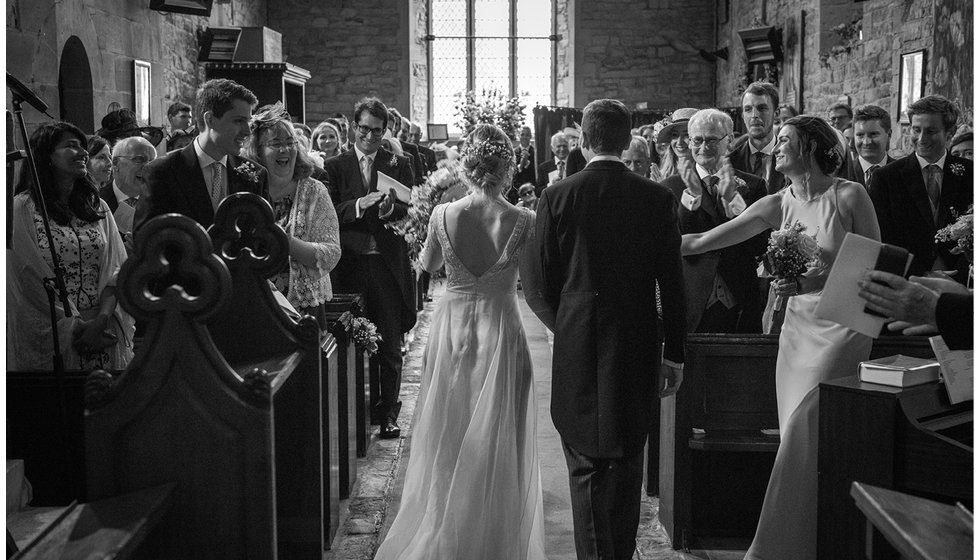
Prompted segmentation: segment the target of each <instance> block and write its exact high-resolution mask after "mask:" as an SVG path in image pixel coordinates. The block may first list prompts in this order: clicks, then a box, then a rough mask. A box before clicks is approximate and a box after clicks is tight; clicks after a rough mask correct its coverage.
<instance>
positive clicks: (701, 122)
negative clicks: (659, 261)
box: [663, 109, 772, 333]
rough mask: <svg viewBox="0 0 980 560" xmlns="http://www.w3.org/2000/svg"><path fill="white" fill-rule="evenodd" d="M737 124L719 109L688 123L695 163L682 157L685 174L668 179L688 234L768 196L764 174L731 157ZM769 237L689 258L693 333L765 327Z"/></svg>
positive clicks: (689, 320) (686, 278)
mask: <svg viewBox="0 0 980 560" xmlns="http://www.w3.org/2000/svg"><path fill="white" fill-rule="evenodd" d="M733 128H734V123H733V122H732V119H731V117H729V116H728V115H727V114H726V113H724V112H722V111H719V110H717V109H702V110H700V111H698V112H697V113H694V115H693V116H691V120H690V121H689V122H688V125H687V129H688V134H689V135H690V141H689V142H688V145H689V146H690V147H691V155H692V156H693V157H694V164H693V165H692V164H691V163H690V162H689V161H688V160H681V162H680V163H679V164H678V171H679V172H680V173H679V175H674V176H671V177H668V178H667V179H665V180H664V182H663V183H664V185H666V186H667V187H668V188H670V190H671V191H673V193H674V196H675V197H676V198H677V200H679V201H680V205H679V206H678V209H677V218H678V224H679V226H680V230H681V233H682V234H684V233H700V232H703V231H708V230H710V229H712V228H714V227H715V226H717V225H720V224H723V223H725V222H727V221H728V220H731V219H732V218H734V217H735V216H737V215H739V214H741V213H742V212H743V211H744V210H745V208H746V207H747V206H749V205H750V204H752V203H754V202H755V201H757V200H759V199H760V198H762V197H763V196H765V195H766V182H765V181H764V180H762V178H761V177H757V176H755V175H751V174H749V173H745V172H744V171H738V170H736V169H734V168H733V167H732V164H731V162H730V161H729V160H728V158H727V157H725V154H727V153H728V150H729V146H730V144H731V140H732V132H733ZM769 128H770V130H771V129H772V125H771V124H770V125H769ZM767 238H768V233H767V232H766V233H761V234H759V235H757V236H756V237H753V238H752V239H749V240H748V241H744V242H742V243H739V244H738V245H733V246H732V247H729V248H727V249H722V250H721V251H712V252H710V253H706V254H703V255H693V256H689V257H684V259H683V261H684V262H683V268H684V284H685V286H686V289H687V324H688V328H689V329H690V330H691V332H740V333H758V332H762V305H761V299H762V298H761V295H760V293H759V283H758V280H757V278H756V272H755V271H756V264H755V256H756V255H761V254H762V253H763V252H765V250H766V242H767V241H766V240H767Z"/></svg>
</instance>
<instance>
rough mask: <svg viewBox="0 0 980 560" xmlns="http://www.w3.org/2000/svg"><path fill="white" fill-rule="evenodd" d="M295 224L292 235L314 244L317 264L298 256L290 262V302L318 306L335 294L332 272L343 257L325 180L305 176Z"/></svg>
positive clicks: (299, 305) (298, 191)
mask: <svg viewBox="0 0 980 560" xmlns="http://www.w3.org/2000/svg"><path fill="white" fill-rule="evenodd" d="M296 193H297V195H296V200H295V202H294V204H297V205H298V206H297V208H296V223H295V224H292V228H293V231H292V234H293V236H294V237H296V238H297V239H300V240H302V241H305V242H307V243H311V244H313V245H314V246H315V250H316V266H315V267H308V266H304V265H302V264H301V263H299V262H298V261H297V260H296V259H290V261H289V297H288V299H289V303H291V304H293V305H294V306H297V307H315V306H317V305H320V304H322V303H324V302H326V301H329V300H330V298H332V297H333V287H332V286H331V284H330V271H331V270H333V268H334V267H335V266H337V262H338V261H339V260H340V223H339V221H338V219H337V212H336V210H335V209H334V206H333V202H332V201H331V199H330V193H329V191H328V190H327V188H326V187H325V186H323V183H321V182H320V181H317V180H316V179H311V178H307V179H303V180H302V181H300V183H299V185H298V186H297V187H296Z"/></svg>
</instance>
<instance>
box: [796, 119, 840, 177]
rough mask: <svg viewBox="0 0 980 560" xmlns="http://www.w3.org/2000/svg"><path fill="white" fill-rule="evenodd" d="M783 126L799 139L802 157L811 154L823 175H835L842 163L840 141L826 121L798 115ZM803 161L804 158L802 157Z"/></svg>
mask: <svg viewBox="0 0 980 560" xmlns="http://www.w3.org/2000/svg"><path fill="white" fill-rule="evenodd" d="M783 126H792V127H793V128H795V129H796V133H797V134H798V135H799V137H800V150H801V151H802V152H803V154H801V155H803V156H805V155H806V154H807V153H810V152H811V150H812V153H813V155H814V158H815V159H816V161H817V166H818V167H819V168H820V171H822V172H823V173H824V174H825V175H836V174H837V170H838V169H840V166H841V165H842V164H843V163H844V154H843V151H842V150H843V148H842V146H841V143H840V139H839V138H838V137H837V133H836V132H834V129H833V128H831V127H830V125H829V124H827V121H825V120H823V119H821V118H820V117H812V116H809V115H800V116H797V117H791V118H789V119H786V120H785V121H783ZM804 161H806V158H805V157H804Z"/></svg>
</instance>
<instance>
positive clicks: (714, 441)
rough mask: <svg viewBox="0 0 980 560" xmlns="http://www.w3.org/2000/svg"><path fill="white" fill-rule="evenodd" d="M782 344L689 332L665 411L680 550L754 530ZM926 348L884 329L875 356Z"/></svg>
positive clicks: (667, 476) (665, 502) (772, 441)
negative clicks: (886, 333)
mask: <svg viewBox="0 0 980 560" xmlns="http://www.w3.org/2000/svg"><path fill="white" fill-rule="evenodd" d="M778 350H779V336H778V335H764V334H759V335H741V334H738V335H736V334H703V335H702V334H689V335H688V338H687V345H686V347H685V366H684V382H683V383H682V384H681V388H680V390H679V391H678V392H677V394H676V395H674V396H672V397H669V398H666V399H663V400H662V401H661V417H660V421H661V432H660V520H661V523H662V524H663V526H664V529H665V530H666V531H667V535H668V537H669V538H670V540H671V543H672V545H673V547H674V548H675V549H679V548H685V549H687V548H691V547H697V548H702V549H704V548H713V547H718V546H725V547H731V546H735V547H739V546H743V545H747V544H748V542H749V541H750V540H751V538H752V536H753V535H754V533H755V528H756V524H757V523H758V519H759V512H760V511H761V508H762V500H763V498H764V496H765V491H766V486H767V485H768V482H769V475H770V474H771V472H772V464H773V461H774V460H775V453H776V450H777V449H778V447H779V436H778V431H775V430H778V428H779V425H778V424H779V421H778V415H777V408H776V380H775V369H776V355H777V353H778ZM928 352H929V349H928V342H927V341H926V340H925V339H924V338H922V337H900V336H885V337H881V338H879V339H878V340H876V341H875V342H874V345H873V346H872V352H871V356H872V357H879V356H888V355H891V354H897V353H904V354H907V355H916V356H919V355H928ZM821 404H822V403H821ZM695 428H698V429H699V430H703V433H702V432H695V431H694V429H695ZM762 430H766V432H765V433H764V432H762ZM769 433H771V434H772V435H767V434H769Z"/></svg>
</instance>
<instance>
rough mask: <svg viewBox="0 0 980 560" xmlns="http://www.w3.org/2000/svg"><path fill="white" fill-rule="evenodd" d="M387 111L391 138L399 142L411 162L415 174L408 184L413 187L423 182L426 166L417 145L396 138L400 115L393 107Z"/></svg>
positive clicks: (400, 121)
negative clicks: (412, 180) (411, 181)
mask: <svg viewBox="0 0 980 560" xmlns="http://www.w3.org/2000/svg"><path fill="white" fill-rule="evenodd" d="M388 113H389V118H388V132H389V134H390V135H391V138H393V139H394V140H395V141H397V142H398V143H399V146H400V147H401V150H402V152H403V153H404V154H405V155H406V156H408V160H409V162H410V163H411V164H412V172H413V173H414V174H415V182H414V183H412V184H411V185H408V186H410V187H414V186H417V185H421V184H422V183H424V182H425V176H426V170H427V168H426V167H425V163H424V162H423V161H422V156H421V154H419V147H418V146H416V145H415V144H412V143H411V142H402V141H401V140H399V139H398V136H399V134H400V132H401V128H402V115H401V113H399V112H398V109H395V108H394V107H391V108H389V109H388Z"/></svg>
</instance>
